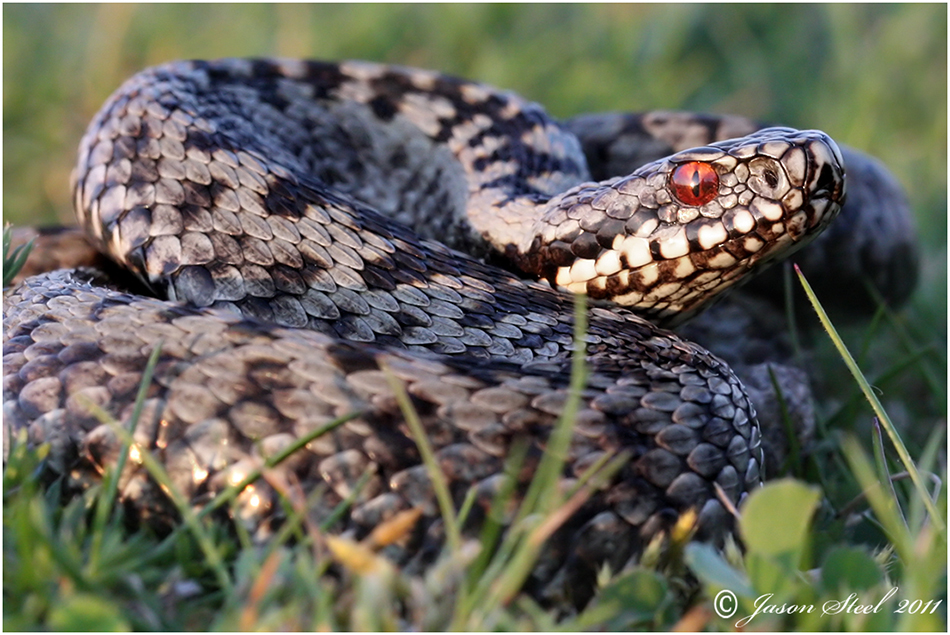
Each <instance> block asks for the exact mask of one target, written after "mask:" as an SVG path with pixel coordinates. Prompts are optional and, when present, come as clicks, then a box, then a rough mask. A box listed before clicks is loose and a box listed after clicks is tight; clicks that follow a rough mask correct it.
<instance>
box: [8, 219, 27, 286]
mask: <svg viewBox="0 0 950 635" xmlns="http://www.w3.org/2000/svg"><path fill="white" fill-rule="evenodd" d="M34 240H35V239H33V240H31V241H30V242H28V243H26V244H25V245H20V246H19V247H17V248H16V249H14V250H12V251H11V250H10V247H11V246H12V243H13V232H12V230H11V228H10V226H9V225H7V226H6V227H4V228H3V288H4V289H6V288H7V287H9V286H10V283H11V282H12V281H13V279H14V278H15V277H16V275H17V274H18V273H20V269H22V268H23V265H24V264H25V263H26V259H27V258H28V257H29V255H30V251H32V249H33V242H34Z"/></svg>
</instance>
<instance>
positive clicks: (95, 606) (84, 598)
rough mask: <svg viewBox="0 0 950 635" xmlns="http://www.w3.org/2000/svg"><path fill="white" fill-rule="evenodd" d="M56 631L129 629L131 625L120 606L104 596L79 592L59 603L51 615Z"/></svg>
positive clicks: (51, 621)
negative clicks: (106, 599)
mask: <svg viewBox="0 0 950 635" xmlns="http://www.w3.org/2000/svg"><path fill="white" fill-rule="evenodd" d="M49 627H50V628H51V629H52V630H54V631H87V632H88V631H128V630H130V629H131V625H130V624H129V623H128V622H127V621H126V620H125V619H123V617H122V611H121V610H120V609H119V607H118V606H116V605H114V604H111V603H109V602H106V601H105V600H103V599H102V598H99V597H96V596H94V595H88V594H84V593H77V594H76V595H73V596H72V597H69V598H66V599H64V600H63V601H62V602H61V603H59V604H57V605H56V606H55V607H54V608H53V610H52V611H50V615H49Z"/></svg>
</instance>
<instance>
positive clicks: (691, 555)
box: [686, 542, 755, 598]
mask: <svg viewBox="0 0 950 635" xmlns="http://www.w3.org/2000/svg"><path fill="white" fill-rule="evenodd" d="M686 564H687V565H688V566H689V568H690V569H691V570H692V571H693V573H694V574H695V575H696V577H697V578H699V579H700V580H701V581H702V582H703V583H704V584H706V585H707V586H711V587H715V588H717V589H728V590H730V591H732V592H733V593H735V594H736V595H741V596H744V597H748V598H753V597H755V591H753V590H752V587H751V586H750V585H749V580H748V579H747V578H746V577H745V575H744V574H742V573H741V572H739V571H736V570H735V569H733V568H732V567H731V566H730V565H729V563H728V562H726V560H725V559H724V558H723V557H722V555H721V554H720V553H719V551H717V550H716V549H714V548H713V547H712V546H711V545H707V544H705V543H701V542H692V543H690V544H688V545H686Z"/></svg>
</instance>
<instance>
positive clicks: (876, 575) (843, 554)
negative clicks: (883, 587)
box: [821, 547, 884, 593]
mask: <svg viewBox="0 0 950 635" xmlns="http://www.w3.org/2000/svg"><path fill="white" fill-rule="evenodd" d="M883 579H884V575H883V573H882V572H881V568H880V567H879V566H878V564H877V563H876V562H875V561H874V559H873V558H872V557H871V556H870V555H868V554H867V553H865V552H864V551H862V550H861V549H858V548H857V547H835V548H834V549H832V550H831V551H829V552H828V556H827V557H826V558H825V563H824V564H823V565H822V567H821V582H822V586H823V587H824V588H825V590H826V591H829V592H832V593H834V592H840V591H842V590H844V589H847V590H849V591H866V590H868V589H870V588H872V587H873V586H874V585H876V584H878V583H879V582H881V581H882V580H883Z"/></svg>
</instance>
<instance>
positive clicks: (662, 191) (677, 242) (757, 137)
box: [517, 128, 845, 325]
mask: <svg viewBox="0 0 950 635" xmlns="http://www.w3.org/2000/svg"><path fill="white" fill-rule="evenodd" d="M844 178H845V168H844V161H843V159H842V157H841V152H840V150H839V149H838V146H837V145H836V144H835V142H834V141H832V140H831V139H830V138H829V137H828V135H826V134H825V133H823V132H820V131H817V130H804V131H800V130H794V129H791V128H766V129H763V130H760V131H758V132H756V133H754V134H752V135H749V136H746V137H743V138H741V139H732V140H728V141H722V142H718V143H713V144H711V145H709V146H706V147H701V148H695V149H691V150H686V151H683V152H679V153H677V154H674V155H672V156H670V157H667V158H664V159H660V160H658V161H654V162H652V163H648V164H646V165H644V166H643V167H641V168H640V169H638V170H636V171H635V172H634V173H632V174H630V175H628V176H622V177H617V178H614V179H611V180H608V181H605V182H601V183H586V184H583V185H580V186H577V187H575V188H573V189H571V190H569V191H567V192H565V193H563V194H562V195H560V196H557V197H555V198H554V199H552V200H551V201H550V202H549V204H548V208H549V211H547V212H546V213H545V214H544V215H543V216H542V217H541V218H540V219H539V220H538V221H537V224H536V226H535V229H534V231H533V232H532V234H531V236H529V238H528V239H527V240H526V242H525V244H524V245H523V247H522V250H521V254H520V256H518V258H517V259H518V261H519V264H520V265H521V266H522V267H523V268H524V269H526V270H529V271H534V272H535V273H537V274H539V275H542V276H544V277H546V278H547V279H548V280H550V281H551V282H552V283H553V284H555V285H557V286H559V287H562V288H564V289H567V290H569V291H574V292H577V293H586V294H587V295H588V296H590V297H591V298H594V299H603V300H611V301H613V302H616V303H617V304H620V305H624V306H627V307H629V308H630V309H632V310H633V311H635V312H637V313H639V314H641V315H644V316H646V317H649V318H651V319H653V320H654V321H661V322H664V323H665V324H667V325H670V324H676V323H680V322H682V321H684V320H686V319H688V318H689V317H690V316H691V315H693V314H695V313H696V312H697V311H699V310H700V308H702V307H704V306H707V305H708V302H709V300H710V298H712V297H713V296H715V295H716V294H718V293H720V292H721V291H723V290H725V289H726V288H728V287H730V286H732V285H734V284H736V283H737V282H738V281H739V280H740V279H741V278H743V277H744V276H745V275H746V274H747V273H748V272H749V271H750V270H751V269H752V268H753V267H758V268H760V267H761V265H763V264H765V263H766V262H768V261H770V260H774V259H776V258H779V257H784V256H787V255H788V254H789V253H791V252H792V251H794V250H796V249H798V248H800V247H802V246H804V245H805V244H807V243H808V242H809V241H810V240H811V239H813V238H814V237H815V236H817V235H818V234H819V233H820V232H821V231H822V230H823V229H824V228H825V227H826V226H827V225H828V223H830V222H831V220H832V219H834V218H835V216H836V215H837V214H838V212H839V211H840V209H841V206H842V205H843V204H844V200H845V180H844Z"/></svg>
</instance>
